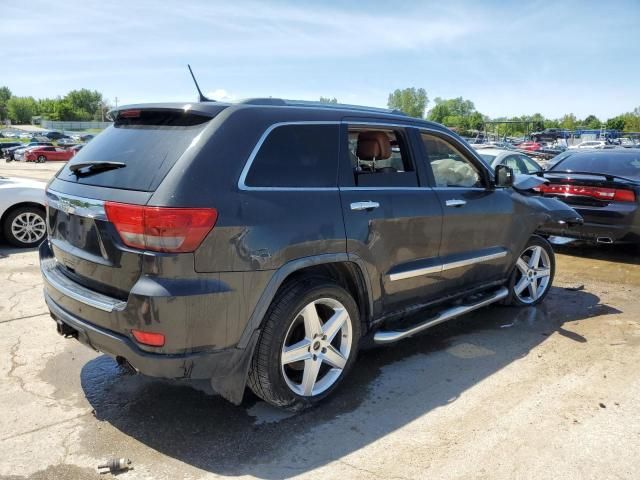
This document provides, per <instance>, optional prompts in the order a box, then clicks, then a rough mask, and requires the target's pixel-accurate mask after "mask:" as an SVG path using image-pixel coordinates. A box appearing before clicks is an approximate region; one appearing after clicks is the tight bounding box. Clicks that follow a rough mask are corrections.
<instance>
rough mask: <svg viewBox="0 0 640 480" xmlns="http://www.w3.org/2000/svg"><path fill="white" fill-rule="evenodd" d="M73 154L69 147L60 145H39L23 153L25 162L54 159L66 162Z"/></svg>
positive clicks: (41, 161)
mask: <svg viewBox="0 0 640 480" xmlns="http://www.w3.org/2000/svg"><path fill="white" fill-rule="evenodd" d="M74 155H75V152H74V151H73V150H71V149H67V148H62V147H39V148H34V149H32V150H29V151H28V152H26V153H25V156H24V159H25V161H27V162H37V163H44V162H50V161H54V160H59V161H63V162H66V161H67V160H69V159H71V157H73V156H74Z"/></svg>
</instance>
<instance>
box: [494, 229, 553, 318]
mask: <svg viewBox="0 0 640 480" xmlns="http://www.w3.org/2000/svg"><path fill="white" fill-rule="evenodd" d="M555 272H556V258H555V255H554V253H553V248H552V247H551V244H550V243H549V242H547V241H546V240H545V239H544V238H542V237H539V236H537V235H534V236H533V237H531V238H530V239H529V241H528V242H527V246H526V247H525V248H524V250H523V251H522V253H521V254H520V256H519V257H518V260H517V262H516V265H515V268H514V269H513V272H512V274H511V277H510V278H509V285H508V287H509V296H508V297H507V301H506V303H507V304H510V305H514V306H518V307H524V306H527V307H530V306H534V305H537V304H539V303H540V302H542V301H543V300H544V298H545V297H546V296H547V294H548V293H549V290H550V289H551V285H552V284H553V277H554V275H555Z"/></svg>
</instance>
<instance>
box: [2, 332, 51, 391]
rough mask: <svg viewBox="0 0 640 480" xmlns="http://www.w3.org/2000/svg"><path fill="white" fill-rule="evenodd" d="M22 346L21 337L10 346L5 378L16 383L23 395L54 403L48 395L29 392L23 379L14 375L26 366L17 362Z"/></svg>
mask: <svg viewBox="0 0 640 480" xmlns="http://www.w3.org/2000/svg"><path fill="white" fill-rule="evenodd" d="M21 345H22V340H21V337H20V336H18V340H17V341H16V343H15V344H13V345H12V346H11V350H10V355H11V357H10V361H11V367H10V368H9V371H8V372H7V377H8V378H9V379H13V380H15V381H16V382H18V386H19V388H20V390H22V391H23V392H25V393H28V394H31V395H34V396H36V397H38V398H41V399H43V400H48V401H54V402H55V401H56V399H55V398H52V397H50V396H48V395H43V394H41V393H39V392H34V391H33V390H30V389H28V388H27V384H26V383H25V381H24V378H22V377H21V376H20V375H18V374H17V373H16V370H17V369H18V368H20V367H25V366H26V365H27V363H26V362H25V363H22V362H19V361H18V350H19V349H20V346H21Z"/></svg>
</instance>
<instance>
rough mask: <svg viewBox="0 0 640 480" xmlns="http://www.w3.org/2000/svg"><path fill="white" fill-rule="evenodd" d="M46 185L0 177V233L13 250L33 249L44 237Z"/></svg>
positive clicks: (45, 231)
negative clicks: (13, 247) (16, 248)
mask: <svg viewBox="0 0 640 480" xmlns="http://www.w3.org/2000/svg"><path fill="white" fill-rule="evenodd" d="M45 186H46V183H44V182H38V181H36V180H27V179H24V178H7V177H0V230H1V231H2V233H3V234H4V239H5V240H6V241H7V242H9V243H10V244H12V245H15V246H16V247H35V246H37V245H39V244H40V242H42V240H43V239H44V237H45V235H46V234H47V224H46V210H45V193H44V189H45Z"/></svg>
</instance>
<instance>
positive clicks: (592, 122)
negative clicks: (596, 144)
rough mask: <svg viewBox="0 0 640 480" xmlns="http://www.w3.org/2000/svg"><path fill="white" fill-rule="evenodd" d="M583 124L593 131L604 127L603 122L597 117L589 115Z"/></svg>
mask: <svg viewBox="0 0 640 480" xmlns="http://www.w3.org/2000/svg"><path fill="white" fill-rule="evenodd" d="M581 123H582V125H584V126H585V127H587V128H592V129H596V128H600V126H601V125H602V122H601V121H600V120H599V119H598V117H596V116H595V115H589V116H588V117H587V118H585V119H584V120H583V121H582V122H581Z"/></svg>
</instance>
